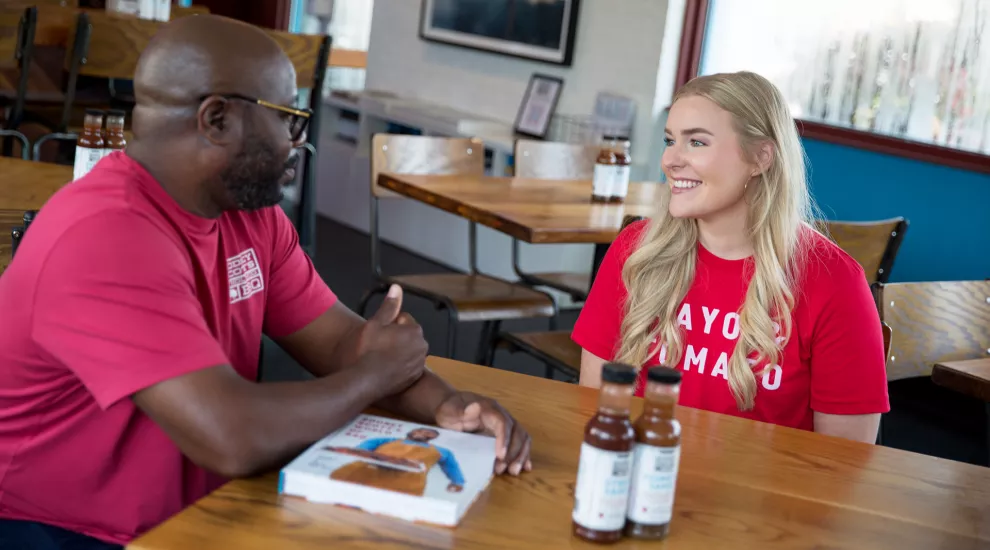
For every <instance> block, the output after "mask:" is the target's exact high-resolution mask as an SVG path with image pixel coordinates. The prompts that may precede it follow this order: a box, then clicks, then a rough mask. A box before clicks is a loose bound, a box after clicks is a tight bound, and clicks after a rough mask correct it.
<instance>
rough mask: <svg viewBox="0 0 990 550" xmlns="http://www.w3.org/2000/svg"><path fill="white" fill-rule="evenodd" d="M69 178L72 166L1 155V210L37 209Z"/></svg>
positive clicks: (67, 181)
mask: <svg viewBox="0 0 990 550" xmlns="http://www.w3.org/2000/svg"><path fill="white" fill-rule="evenodd" d="M70 181H72V167H71V166H64V165H61V164H53V163H50V162H34V161H28V160H21V159H18V158H11V157H0V210H20V211H21V213H22V214H23V212H24V211H25V210H38V209H40V208H41V205H42V204H44V203H45V202H46V201H47V200H48V198H49V197H51V196H52V195H53V194H55V191H58V190H59V189H61V188H62V186H63V185H65V184H66V183H69V182H70Z"/></svg>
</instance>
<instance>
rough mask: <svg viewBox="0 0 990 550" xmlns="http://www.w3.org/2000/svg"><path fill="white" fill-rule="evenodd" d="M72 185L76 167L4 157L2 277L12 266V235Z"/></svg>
mask: <svg viewBox="0 0 990 550" xmlns="http://www.w3.org/2000/svg"><path fill="white" fill-rule="evenodd" d="M70 181H72V167H71V166H62V165H60V164H51V163H47V162H31V161H27V160H21V159H16V158H10V157H0V273H3V271H4V270H5V269H7V265H8V264H9V263H10V254H11V239H10V231H11V229H13V228H14V227H17V226H19V225H21V222H22V220H23V217H24V212H25V211H26V210H39V209H41V205H43V204H44V203H45V202H46V201H47V200H48V198H49V197H51V196H52V195H53V194H54V193H55V191H58V190H59V189H61V188H62V186H63V185H65V184H66V183H68V182H70Z"/></svg>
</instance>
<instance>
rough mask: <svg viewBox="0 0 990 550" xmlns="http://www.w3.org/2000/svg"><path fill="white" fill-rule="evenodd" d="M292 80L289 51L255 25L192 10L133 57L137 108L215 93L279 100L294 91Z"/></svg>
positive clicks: (191, 101) (180, 103)
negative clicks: (193, 12) (286, 52)
mask: <svg viewBox="0 0 990 550" xmlns="http://www.w3.org/2000/svg"><path fill="white" fill-rule="evenodd" d="M295 80H296V75H295V71H294V69H293V67H292V62H291V61H289V58H288V56H286V55H285V52H283V51H282V48H280V47H279V45H278V43H277V42H275V41H274V40H273V39H272V38H271V37H270V36H268V35H267V34H266V33H265V32H264V31H263V30H261V29H260V28H258V27H255V26H252V25H249V24H247V23H243V22H241V21H236V20H234V19H228V18H226V17H220V16H216V15H195V16H189V17H181V18H178V19H176V20H174V21H172V22H170V23H168V24H166V25H164V26H163V27H162V29H161V30H160V31H159V32H158V34H156V35H155V37H154V38H153V39H152V40H151V43H150V44H149V45H148V47H147V48H146V49H145V51H144V52H143V53H142V54H141V57H140V59H139V60H138V65H137V69H136V71H135V75H134V91H135V95H136V99H137V104H138V105H139V106H142V107H158V106H161V107H189V106H194V105H195V102H196V101H197V100H198V99H199V98H202V97H203V96H206V95H209V94H216V93H239V94H244V95H249V96H252V97H259V98H264V99H266V100H268V101H277V102H281V101H286V100H291V99H292V97H291V96H293V95H295ZM288 83H291V84H292V85H291V86H287V85H286V84H288ZM280 88H281V89H280ZM279 95H282V96H286V95H287V96H289V97H287V98H286V97H275V96H279Z"/></svg>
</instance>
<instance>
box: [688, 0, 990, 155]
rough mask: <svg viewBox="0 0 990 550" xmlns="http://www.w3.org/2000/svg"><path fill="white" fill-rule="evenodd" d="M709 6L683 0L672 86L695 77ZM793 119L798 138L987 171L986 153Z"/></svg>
mask: <svg viewBox="0 0 990 550" xmlns="http://www.w3.org/2000/svg"><path fill="white" fill-rule="evenodd" d="M710 7H711V3H710V2H709V0H687V4H686V6H685V10H684V26H683V28H682V31H681V48H680V54H679V55H678V63H677V78H676V80H675V88H680V87H681V86H683V85H684V84H685V83H687V81H688V80H690V79H692V78H694V77H696V76H698V72H699V71H700V70H701V56H702V53H703V52H704V47H705V31H706V29H707V27H708V15H709V8H710ZM988 93H990V91H988ZM795 121H796V122H797V127H798V132H799V133H800V134H801V136H802V137H805V138H808V139H814V140H818V141H824V142H827V143H835V144H838V145H845V146H847V147H853V148H856V149H862V150H865V151H872V152H875V153H883V154H887V155H892V156H897V157H902V158H907V159H911V160H917V161H921V162H928V163H931V164H937V165H940V166H949V167H951V168H958V169H960V170H968V171H970V172H979V173H984V174H990V155H986V154H982V153H976V152H972V151H965V150H962V149H955V148H953V147H946V146H944V145H938V144H935V143H925V142H922V141H915V140H909V139H902V138H898V137H893V136H888V135H884V134H877V133H873V132H867V131H863V130H856V129H853V128H844V127H841V126H833V125H831V124H825V123H822V122H817V121H814V120H805V119H802V118H796V119H795Z"/></svg>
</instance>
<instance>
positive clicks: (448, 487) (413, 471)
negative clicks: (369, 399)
mask: <svg viewBox="0 0 990 550" xmlns="http://www.w3.org/2000/svg"><path fill="white" fill-rule="evenodd" d="M494 463H495V439H494V438H492V437H487V436H481V435H476V434H468V433H462V432H455V431H451V430H443V429H439V428H435V427H432V426H424V425H420V424H415V423H412V422H404V421H400V420H393V419H390V418H384V417H379V416H373V415H361V416H359V417H357V418H356V419H355V420H354V421H352V422H351V423H350V424H348V425H346V426H344V427H343V428H341V429H340V430H338V431H336V432H334V433H333V434H331V435H329V436H327V437H325V438H323V439H322V440H320V441H318V442H317V443H315V444H314V445H312V446H311V447H310V448H309V449H307V450H306V451H305V452H304V453H303V454H302V455H300V456H299V457H298V458H296V460H294V461H293V462H292V463H290V464H289V465H288V466H286V467H285V468H284V469H283V470H282V475H281V482H280V485H281V487H280V492H282V493H284V494H290V495H296V496H302V497H305V498H307V499H309V500H312V501H317V502H329V503H335V504H343V505H348V506H354V507H357V508H361V509H363V510H366V511H369V512H374V513H381V514H386V515H391V516H396V517H400V518H403V519H409V520H414V521H415V520H419V521H425V522H429V523H436V524H440V525H456V524H457V522H458V521H460V518H461V517H462V516H463V514H464V513H465V512H466V511H467V509H468V507H469V506H470V505H471V503H472V502H473V501H474V500H475V499H476V498H477V496H478V495H479V494H480V493H481V492H482V491H483V490H484V489H485V487H487V485H488V483H489V481H490V480H491V478H492V469H493V467H494Z"/></svg>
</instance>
